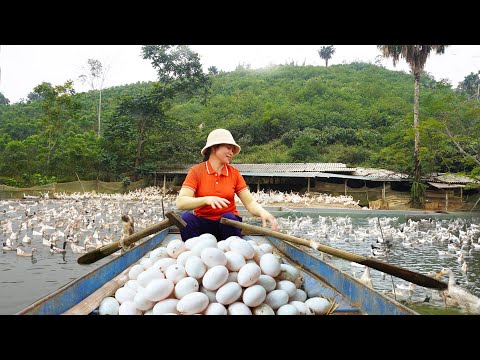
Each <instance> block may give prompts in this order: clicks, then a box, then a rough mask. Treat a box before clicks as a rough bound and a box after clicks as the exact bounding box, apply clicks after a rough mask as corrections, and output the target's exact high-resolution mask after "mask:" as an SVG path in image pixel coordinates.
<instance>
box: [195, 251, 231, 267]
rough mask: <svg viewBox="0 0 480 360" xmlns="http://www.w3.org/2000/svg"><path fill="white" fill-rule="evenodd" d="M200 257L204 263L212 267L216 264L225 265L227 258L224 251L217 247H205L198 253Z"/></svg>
mask: <svg viewBox="0 0 480 360" xmlns="http://www.w3.org/2000/svg"><path fill="white" fill-rule="evenodd" d="M200 258H201V259H202V260H203V262H204V263H205V265H207V266H208V267H210V268H212V267H214V266H217V265H223V266H225V265H226V264H227V258H226V257H225V253H224V252H223V251H222V250H220V249H218V248H205V249H203V250H202V252H201V253H200Z"/></svg>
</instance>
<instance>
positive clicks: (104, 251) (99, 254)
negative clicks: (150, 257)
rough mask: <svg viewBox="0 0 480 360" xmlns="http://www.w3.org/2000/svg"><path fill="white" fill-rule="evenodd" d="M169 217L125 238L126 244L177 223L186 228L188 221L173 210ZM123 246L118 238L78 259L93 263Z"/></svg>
mask: <svg viewBox="0 0 480 360" xmlns="http://www.w3.org/2000/svg"><path fill="white" fill-rule="evenodd" d="M165 216H166V217H167V218H166V219H165V220H163V221H160V222H159V223H158V224H155V225H152V226H150V227H148V228H146V229H143V230H142V231H139V232H136V233H134V234H132V235H130V236H127V237H125V239H123V245H124V246H130V245H131V244H133V243H134V242H136V241H138V240H140V239H143V238H144V237H145V236H148V235H151V234H155V233H157V232H159V231H161V230H163V229H166V228H168V227H169V226H172V225H176V226H177V227H178V228H179V229H182V228H184V227H185V226H186V225H187V223H186V222H185V221H183V219H182V218H181V217H180V216H178V215H177V214H175V213H174V212H173V211H169V212H167V213H166V214H165ZM121 248H122V241H121V240H118V241H115V242H114V243H111V244H108V245H105V246H102V247H100V248H98V249H95V250H92V251H90V252H88V253H86V254H84V255H82V256H80V257H79V258H78V259H77V263H79V264H80V265H87V264H93V263H94V262H96V261H98V260H100V259H103V258H104V257H106V256H108V255H110V254H113V253H114V252H116V251H118V250H120V249H121Z"/></svg>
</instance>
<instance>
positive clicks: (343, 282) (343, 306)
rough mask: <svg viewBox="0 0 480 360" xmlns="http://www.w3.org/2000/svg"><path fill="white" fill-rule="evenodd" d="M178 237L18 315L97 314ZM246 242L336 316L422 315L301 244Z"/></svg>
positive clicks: (142, 247) (162, 239) (161, 237)
mask: <svg viewBox="0 0 480 360" xmlns="http://www.w3.org/2000/svg"><path fill="white" fill-rule="evenodd" d="M179 238H180V235H179V234H178V230H177V233H174V232H173V231H172V228H169V229H165V230H163V231H161V232H159V233H158V234H156V235H154V236H153V235H152V236H151V237H149V238H147V239H144V240H142V242H139V243H138V245H137V246H135V247H134V248H133V249H131V250H129V251H126V252H125V253H124V254H123V255H121V256H118V257H114V258H112V260H110V261H109V262H107V263H105V264H104V265H102V266H100V267H98V268H97V269H94V270H92V271H90V272H89V273H87V274H85V275H83V276H82V277H80V278H78V279H75V280H73V281H71V282H70V283H68V284H66V285H64V286H63V287H61V288H59V289H58V290H56V291H54V292H52V293H51V294H49V295H47V296H45V297H43V298H41V299H39V300H38V301H36V302H34V303H33V304H31V305H30V306H28V307H26V308H25V309H23V310H22V311H20V312H18V313H17V314H16V315H60V314H64V315H80V314H97V313H98V306H99V304H100V301H101V300H102V299H104V298H105V297H107V296H111V295H113V294H114V292H115V291H116V290H117V289H118V288H119V287H121V286H123V284H124V283H125V282H126V281H127V280H128V275H127V274H128V270H129V269H130V267H131V266H133V265H134V264H135V263H137V262H138V261H139V260H140V259H141V258H142V257H144V256H145V255H146V254H147V253H148V252H150V251H151V250H153V249H155V248H156V247H158V246H166V245H167V244H168V242H170V241H171V240H173V239H179ZM244 238H245V239H246V240H255V241H256V242H257V243H262V242H268V243H270V244H271V245H273V246H274V248H275V249H276V250H277V251H279V253H280V255H281V256H282V258H283V259H284V261H286V262H287V263H289V264H291V265H294V266H296V267H297V268H299V270H300V271H301V272H302V275H303V277H304V285H303V289H304V290H305V292H306V293H307V295H308V297H312V296H324V297H326V298H328V299H330V300H333V301H335V303H337V304H338V306H337V307H336V309H335V310H334V311H333V312H332V315H341V314H347V315H418V313H416V312H415V311H413V310H411V309H409V308H408V307H406V306H404V305H402V304H401V303H399V302H397V301H395V300H393V299H391V298H389V297H387V296H386V295H383V294H381V293H379V292H377V291H375V290H373V289H371V288H369V287H367V286H366V285H364V284H363V283H361V282H359V281H358V280H357V279H355V278H353V277H352V276H350V275H348V274H347V273H345V272H343V271H341V270H338V269H336V268H334V267H332V266H331V265H329V264H327V263H325V262H324V261H322V260H320V259H319V258H317V257H315V256H313V255H310V254H308V253H306V252H304V251H302V250H301V249H300V248H299V247H298V246H295V245H292V244H290V243H287V242H285V241H282V240H279V239H278V238H275V237H272V236H258V235H247V236H244Z"/></svg>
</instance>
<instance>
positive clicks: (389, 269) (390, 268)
mask: <svg viewBox="0 0 480 360" xmlns="http://www.w3.org/2000/svg"><path fill="white" fill-rule="evenodd" d="M220 222H221V223H222V224H225V225H230V226H233V227H235V228H238V229H243V230H247V231H250V232H251V233H257V234H262V235H267V236H273V237H275V238H277V239H280V240H285V241H289V242H291V243H294V244H299V245H304V246H309V247H311V248H313V249H315V250H319V251H323V252H324V253H327V254H330V255H333V256H336V257H339V258H342V259H345V260H350V261H353V262H356V263H359V264H362V265H365V266H368V267H371V268H372V269H377V270H380V271H383V272H384V273H387V274H390V275H394V276H397V277H399V278H402V279H404V280H407V281H410V282H411V283H414V284H417V285H420V286H424V287H426V288H432V289H438V290H446V289H447V287H448V285H447V284H446V283H444V282H442V281H439V280H437V279H435V278H432V277H430V276H427V275H424V274H420V273H418V272H415V271H411V270H407V269H404V268H402V267H399V266H395V265H392V264H388V263H385V262H382V261H378V260H375V259H372V258H368V257H365V256H362V255H357V254H353V253H350V252H347V251H344V250H339V249H335V248H333V247H330V246H327V245H322V244H320V243H318V242H317V241H313V240H307V239H302V238H299V237H296V236H291V235H286V234H282V233H281V232H278V231H274V230H271V229H268V228H263V227H260V226H255V225H250V224H245V223H243V222H239V221H235V220H230V219H226V218H222V219H221V220H220Z"/></svg>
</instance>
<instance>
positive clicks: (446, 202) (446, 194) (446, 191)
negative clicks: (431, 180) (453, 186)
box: [445, 189, 448, 212]
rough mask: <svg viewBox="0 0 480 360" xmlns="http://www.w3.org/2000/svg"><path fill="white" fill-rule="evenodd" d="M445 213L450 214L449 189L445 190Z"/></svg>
mask: <svg viewBox="0 0 480 360" xmlns="http://www.w3.org/2000/svg"><path fill="white" fill-rule="evenodd" d="M445 212H448V189H446V190H445Z"/></svg>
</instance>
